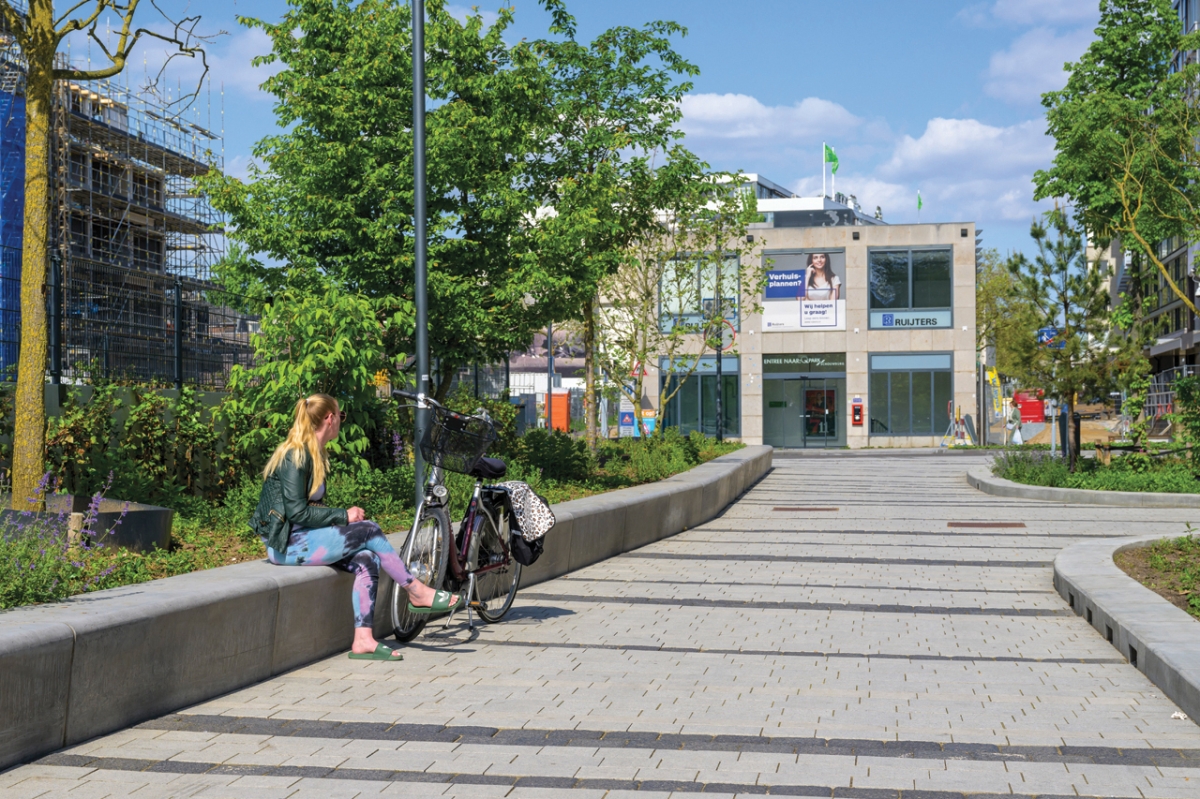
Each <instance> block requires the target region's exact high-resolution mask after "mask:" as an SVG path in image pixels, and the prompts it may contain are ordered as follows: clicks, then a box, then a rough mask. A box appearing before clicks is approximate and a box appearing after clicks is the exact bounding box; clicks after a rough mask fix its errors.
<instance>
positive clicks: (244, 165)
mask: <svg viewBox="0 0 1200 799" xmlns="http://www.w3.org/2000/svg"><path fill="white" fill-rule="evenodd" d="M252 164H253V165H254V166H260V165H259V164H258V162H257V161H255V160H254V158H253V157H251V156H249V155H235V156H233V157H232V158H230V159H229V160H227V161H226V162H225V174H226V175H228V176H230V177H233V178H237V179H238V180H246V179H247V178H248V177H250V166H251V165H252Z"/></svg>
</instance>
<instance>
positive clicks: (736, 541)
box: [692, 537, 1062, 552]
mask: <svg viewBox="0 0 1200 799" xmlns="http://www.w3.org/2000/svg"><path fill="white" fill-rule="evenodd" d="M692 541H694V542H696V543H700V544H740V545H745V544H757V545H759V546H781V547H785V546H795V545H796V544H795V542H788V541H748V540H746V539H745V538H738V539H730V540H722V539H719V538H699V537H696V538H693V539H692ZM812 543H813V544H814V545H817V546H834V547H838V546H843V547H853V546H861V545H860V544H857V543H845V542H840V541H832V542H830V541H823V542H820V543H819V544H818V543H817V542H812ZM880 547H902V548H904V549H997V548H998V547H997V546H996V545H995V544H880V543H878V542H875V541H872V542H871V548H872V549H876V548H880ZM1011 549H1020V550H1021V551H1022V552H1024V551H1028V550H1034V549H1045V550H1048V551H1050V552H1060V551H1062V547H1061V546H1058V547H1053V546H1051V547H1043V546H1027V545H1021V546H1012V547H1011Z"/></svg>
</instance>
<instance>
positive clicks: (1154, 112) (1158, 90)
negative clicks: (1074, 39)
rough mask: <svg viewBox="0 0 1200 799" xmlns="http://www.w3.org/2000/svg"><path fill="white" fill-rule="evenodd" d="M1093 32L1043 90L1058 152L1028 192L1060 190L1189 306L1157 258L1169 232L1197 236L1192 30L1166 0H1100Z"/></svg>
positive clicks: (1198, 158)
mask: <svg viewBox="0 0 1200 799" xmlns="http://www.w3.org/2000/svg"><path fill="white" fill-rule="evenodd" d="M1096 35H1097V39H1096V40H1095V41H1094V42H1092V44H1091V45H1089V47H1088V49H1087V51H1086V52H1085V53H1084V54H1083V56H1082V57H1081V58H1080V60H1079V61H1078V62H1076V63H1074V64H1067V65H1066V69H1067V71H1068V72H1069V73H1070V77H1069V78H1068V80H1067V85H1066V87H1065V88H1063V89H1062V90H1061V91H1056V92H1049V93H1047V94H1044V95H1042V104H1043V105H1044V106H1045V107H1046V121H1047V123H1048V132H1049V133H1050V135H1051V136H1053V137H1054V139H1055V143H1056V149H1057V153H1056V155H1055V157H1054V165H1053V167H1051V168H1050V169H1049V170H1045V171H1038V172H1037V173H1036V174H1035V175H1034V184H1035V185H1036V187H1037V188H1036V191H1035V195H1034V196H1035V198H1036V199H1043V198H1050V197H1056V198H1068V199H1069V200H1070V201H1071V203H1072V204H1073V205H1074V214H1075V216H1076V218H1077V219H1079V220H1080V221H1081V222H1082V223H1083V225H1084V227H1085V229H1086V230H1087V231H1088V233H1089V234H1090V235H1091V236H1092V237H1093V239H1094V240H1097V241H1111V240H1112V239H1114V238H1120V239H1121V241H1122V243H1123V244H1124V245H1125V246H1126V247H1129V248H1130V249H1134V250H1136V251H1138V252H1139V253H1140V254H1141V255H1142V256H1143V257H1144V258H1145V259H1146V260H1147V262H1148V263H1150V264H1152V265H1153V266H1154V268H1155V269H1157V270H1158V272H1159V273H1160V274H1162V276H1163V277H1164V278H1165V280H1166V282H1167V285H1169V286H1170V287H1171V291H1172V292H1173V293H1174V294H1175V296H1177V297H1178V298H1179V299H1181V300H1182V301H1183V302H1184V304H1185V305H1187V307H1188V308H1189V309H1190V310H1191V312H1192V313H1193V314H1194V313H1196V312H1197V311H1196V305H1195V303H1194V301H1193V298H1192V297H1190V296H1188V293H1187V291H1186V290H1185V289H1186V287H1180V286H1179V285H1178V284H1177V283H1176V282H1175V280H1174V278H1173V277H1172V276H1171V274H1170V272H1169V270H1168V269H1167V267H1166V266H1165V265H1164V264H1163V263H1162V261H1161V260H1160V259H1159V253H1158V245H1159V243H1160V242H1162V241H1163V240H1165V239H1168V238H1170V237H1172V236H1179V237H1182V238H1185V239H1187V240H1188V241H1193V242H1194V241H1197V240H1198V239H1200V152H1198V151H1197V145H1196V143H1197V141H1200V109H1198V108H1197V106H1196V102H1195V98H1196V96H1197V90H1198V89H1200V63H1196V62H1195V61H1194V60H1193V59H1191V58H1188V57H1185V56H1186V54H1187V53H1188V52H1189V51H1195V50H1197V49H1200V31H1192V32H1187V31H1184V30H1183V26H1182V25H1181V24H1180V22H1179V17H1178V15H1177V14H1176V13H1175V10H1174V8H1173V7H1172V0H1102V1H1101V3H1100V23H1099V25H1098V26H1097V28H1096Z"/></svg>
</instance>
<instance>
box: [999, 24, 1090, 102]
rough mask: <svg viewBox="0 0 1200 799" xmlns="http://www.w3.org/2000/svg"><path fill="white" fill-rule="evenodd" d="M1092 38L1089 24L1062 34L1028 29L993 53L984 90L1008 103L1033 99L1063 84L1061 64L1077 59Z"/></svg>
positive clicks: (1045, 29)
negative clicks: (1008, 44)
mask: <svg viewBox="0 0 1200 799" xmlns="http://www.w3.org/2000/svg"><path fill="white" fill-rule="evenodd" d="M1094 38H1095V36H1094V34H1093V33H1092V31H1091V30H1089V29H1088V28H1080V29H1078V30H1074V31H1068V32H1066V33H1063V34H1058V33H1055V32H1054V31H1053V30H1051V29H1049V28H1034V29H1033V30H1030V31H1027V32H1025V33H1023V34H1022V35H1021V36H1019V37H1018V38H1017V39H1016V41H1014V42H1013V43H1012V45H1010V46H1009V48H1008V49H1007V50H1001V51H1000V52H998V53H993V54H992V59H991V63H990V64H989V65H988V68H987V71H986V72H985V73H984V77H985V80H986V82H985V84H984V91H985V92H987V94H988V95H990V96H992V97H996V98H999V99H1001V100H1005V101H1007V102H1010V103H1018V104H1020V103H1036V102H1038V100H1039V98H1040V97H1041V95H1042V94H1043V93H1044V92H1048V91H1054V90H1055V89H1061V88H1062V87H1063V86H1064V85H1066V82H1067V74H1066V72H1064V71H1063V65H1064V64H1065V63H1067V62H1068V61H1077V60H1078V59H1079V57H1080V55H1082V54H1083V52H1084V50H1086V49H1087V46H1088V44H1089V43H1090V42H1091V41H1092V39H1094Z"/></svg>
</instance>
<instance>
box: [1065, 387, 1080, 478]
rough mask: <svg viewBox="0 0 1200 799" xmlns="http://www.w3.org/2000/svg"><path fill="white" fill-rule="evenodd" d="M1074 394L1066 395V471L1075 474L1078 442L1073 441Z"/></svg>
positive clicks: (1074, 436)
mask: <svg viewBox="0 0 1200 799" xmlns="http://www.w3.org/2000/svg"><path fill="white" fill-rule="evenodd" d="M1076 438H1077V436H1076V435H1075V394H1074V393H1072V394H1069V395H1067V453H1066V454H1067V470H1068V471H1070V472H1071V473H1072V474H1073V473H1074V472H1075V450H1076V449H1078V447H1079V442H1078V441H1076V440H1075V439H1076Z"/></svg>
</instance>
